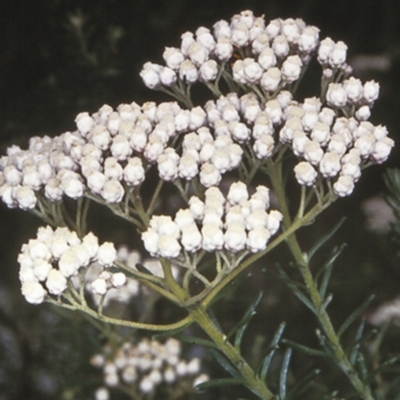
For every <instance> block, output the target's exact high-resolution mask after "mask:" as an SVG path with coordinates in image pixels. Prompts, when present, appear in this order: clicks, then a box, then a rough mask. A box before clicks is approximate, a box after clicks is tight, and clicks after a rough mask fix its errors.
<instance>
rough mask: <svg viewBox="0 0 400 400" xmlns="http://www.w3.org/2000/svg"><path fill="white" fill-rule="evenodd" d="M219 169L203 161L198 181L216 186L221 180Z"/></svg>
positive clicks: (206, 185)
mask: <svg viewBox="0 0 400 400" xmlns="http://www.w3.org/2000/svg"><path fill="white" fill-rule="evenodd" d="M221 178H222V177H221V173H220V171H219V170H218V169H217V168H216V167H215V166H214V165H213V164H211V163H205V164H203V165H202V166H201V170H200V182H201V184H202V185H203V186H205V187H210V186H216V185H218V184H219V183H220V181H221Z"/></svg>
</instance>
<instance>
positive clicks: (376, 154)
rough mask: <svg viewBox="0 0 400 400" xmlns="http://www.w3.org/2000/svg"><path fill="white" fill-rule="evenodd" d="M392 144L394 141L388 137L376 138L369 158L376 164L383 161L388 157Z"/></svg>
mask: <svg viewBox="0 0 400 400" xmlns="http://www.w3.org/2000/svg"><path fill="white" fill-rule="evenodd" d="M393 146H394V141H393V140H392V139H390V138H389V137H383V138H382V139H379V140H377V141H376V143H375V144H374V148H373V150H372V153H371V159H372V160H373V161H374V162H375V163H377V164H381V163H383V162H384V161H386V160H387V159H388V157H389V154H390V152H391V151H392V147H393Z"/></svg>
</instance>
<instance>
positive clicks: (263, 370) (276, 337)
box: [258, 322, 286, 381]
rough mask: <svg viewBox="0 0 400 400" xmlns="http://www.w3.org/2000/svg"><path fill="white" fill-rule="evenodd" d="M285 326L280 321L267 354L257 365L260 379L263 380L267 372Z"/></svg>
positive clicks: (284, 323)
mask: <svg viewBox="0 0 400 400" xmlns="http://www.w3.org/2000/svg"><path fill="white" fill-rule="evenodd" d="M285 327H286V322H282V323H281V324H280V325H279V327H278V329H277V331H276V333H275V335H274V338H273V339H272V342H271V344H270V346H269V348H268V350H267V355H266V356H265V357H264V360H263V361H262V362H261V364H260V367H259V369H258V370H259V371H260V372H259V376H260V379H261V380H263V381H265V379H266V377H267V373H268V369H269V366H270V364H271V361H272V358H273V357H274V354H275V351H276V349H277V348H278V344H279V341H280V340H281V337H282V335H283V331H284V330H285Z"/></svg>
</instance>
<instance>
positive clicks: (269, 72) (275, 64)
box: [140, 10, 340, 92]
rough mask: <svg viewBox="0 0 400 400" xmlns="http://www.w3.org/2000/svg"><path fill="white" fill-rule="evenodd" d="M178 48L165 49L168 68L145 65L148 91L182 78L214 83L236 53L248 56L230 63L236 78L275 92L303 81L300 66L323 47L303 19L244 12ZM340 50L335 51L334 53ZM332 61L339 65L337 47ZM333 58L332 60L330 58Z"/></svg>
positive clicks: (186, 35)
mask: <svg viewBox="0 0 400 400" xmlns="http://www.w3.org/2000/svg"><path fill="white" fill-rule="evenodd" d="M181 39H182V41H181V45H180V48H175V47H166V48H165V51H164V54H163V58H164V61H165V64H166V66H162V65H158V64H154V63H151V62H147V63H146V64H145V65H144V66H143V69H142V71H141V73H140V75H141V77H142V79H143V81H144V83H145V85H146V86H147V87H149V88H150V89H158V88H159V87H160V86H165V87H170V86H173V85H175V84H176V82H177V81H178V80H181V81H183V82H185V83H187V84H193V83H195V82H196V81H202V82H212V81H215V79H216V78H217V76H219V72H220V69H221V68H225V65H226V63H227V62H228V61H230V60H232V59H234V58H233V56H234V53H235V52H237V53H238V54H240V55H242V53H243V54H246V55H247V56H246V57H243V58H241V59H238V60H236V61H235V62H234V63H233V65H232V76H233V79H234V80H235V81H236V82H238V83H241V84H260V85H261V87H262V88H263V89H264V90H265V91H269V92H274V91H275V90H277V89H278V88H279V89H280V88H282V87H284V86H285V85H286V84H289V83H292V82H294V81H296V80H297V79H299V77H300V75H301V71H302V68H303V66H304V65H305V64H307V63H308V62H309V61H310V55H311V54H312V53H313V52H315V51H316V50H317V48H318V45H319V29H318V28H316V27H315V26H309V25H306V24H305V22H304V21H303V20H301V19H296V20H295V19H292V18H288V19H285V20H283V19H275V20H272V21H270V22H269V23H268V24H267V23H266V21H265V19H264V16H262V17H255V16H254V14H253V12H252V11H249V10H247V11H242V12H241V13H240V14H237V15H234V16H233V17H232V18H231V21H230V22H228V21H225V20H221V21H218V22H217V23H215V24H214V26H213V29H212V30H210V29H208V28H205V27H200V28H198V29H197V30H196V32H195V33H192V32H186V33H184V34H183V35H182V36H181ZM336 47H337V49H336ZM336 47H334V51H333V53H334V54H333V55H332V57H331V58H332V59H333V60H334V61H335V62H337V60H336V59H337V57H336V56H335V54H336V53H338V52H339V47H340V46H339V44H336ZM328 58H329V57H328Z"/></svg>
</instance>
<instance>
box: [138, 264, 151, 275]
mask: <svg viewBox="0 0 400 400" xmlns="http://www.w3.org/2000/svg"><path fill="white" fill-rule="evenodd" d="M135 267H136V268H137V270H138V271H139V272H142V273H143V274H147V275H153V274H152V273H151V272H150V270H148V269H147V268H146V267H145V266H144V265H143V264H140V263H136V264H135Z"/></svg>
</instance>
